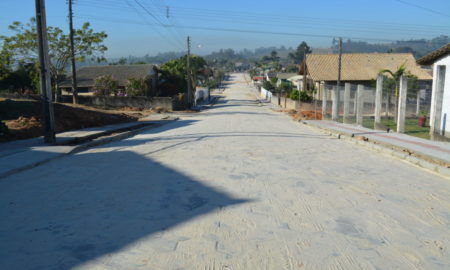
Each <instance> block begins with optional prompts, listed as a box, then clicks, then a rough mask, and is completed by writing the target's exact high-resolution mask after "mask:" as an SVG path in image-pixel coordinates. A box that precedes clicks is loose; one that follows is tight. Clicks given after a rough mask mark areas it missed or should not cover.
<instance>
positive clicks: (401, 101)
mask: <svg viewBox="0 0 450 270" xmlns="http://www.w3.org/2000/svg"><path fill="white" fill-rule="evenodd" d="M407 93H408V79H407V78H406V77H405V76H401V77H400V91H399V97H398V111H397V132H398V133H404V132H405V117H406V95H407Z"/></svg>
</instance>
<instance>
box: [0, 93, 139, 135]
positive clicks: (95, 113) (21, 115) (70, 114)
mask: <svg viewBox="0 0 450 270" xmlns="http://www.w3.org/2000/svg"><path fill="white" fill-rule="evenodd" d="M54 111H55V129H56V132H64V131H70V130H77V129H82V128H89V127H98V126H104V125H111V124H119V123H126V122H133V121H137V120H138V119H139V116H136V115H132V114H133V113H130V114H127V113H120V112H109V111H104V110H98V109H95V108H90V107H86V106H80V105H69V104H60V103H56V104H54ZM41 114H42V106H41V103H40V102H38V101H30V100H10V99H6V100H0V120H1V121H2V122H3V125H2V130H1V132H0V141H11V140H20V139H27V138H33V137H38V136H42V135H43V132H42V125H43V121H42V115H41Z"/></svg>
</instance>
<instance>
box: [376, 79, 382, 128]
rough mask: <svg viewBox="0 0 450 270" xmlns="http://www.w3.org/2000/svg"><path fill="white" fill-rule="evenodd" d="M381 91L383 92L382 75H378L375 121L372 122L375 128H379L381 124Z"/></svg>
mask: <svg viewBox="0 0 450 270" xmlns="http://www.w3.org/2000/svg"><path fill="white" fill-rule="evenodd" d="M382 92H383V76H382V75H378V77H377V89H376V91H375V123H374V128H375V129H377V128H379V127H380V125H381V106H382Z"/></svg>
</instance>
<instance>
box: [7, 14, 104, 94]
mask: <svg viewBox="0 0 450 270" xmlns="http://www.w3.org/2000/svg"><path fill="white" fill-rule="evenodd" d="M9 30H11V31H12V32H14V35H12V36H9V37H6V36H1V37H0V40H2V48H1V51H0V55H2V57H0V62H1V63H0V66H2V65H6V66H8V67H10V68H11V67H15V66H17V65H18V64H19V63H23V64H32V65H34V66H35V67H36V71H38V69H37V68H38V64H37V63H39V59H38V57H39V55H38V44H37V40H36V36H37V31H36V20H35V19H34V18H31V19H30V22H28V23H26V24H23V23H21V22H18V21H15V22H13V23H12V24H11V25H10V26H9ZM47 32H48V48H49V57H50V67H49V70H50V75H51V78H52V85H53V87H54V88H56V85H57V83H58V80H59V79H60V78H61V77H62V76H61V75H63V74H64V72H65V69H66V68H67V66H68V64H69V61H70V46H69V35H68V34H64V32H63V30H61V29H60V28H58V27H52V26H49V27H47ZM106 37H107V35H106V34H105V33H104V32H94V31H93V30H92V29H91V28H90V24H89V23H88V22H86V23H84V24H83V25H82V27H81V28H80V29H75V30H74V47H75V56H76V59H77V61H84V60H85V58H86V57H91V58H92V59H96V60H97V61H101V60H103V59H104V58H103V56H102V55H103V53H104V52H105V51H106V50H107V47H106V46H105V45H103V41H104V39H105V38H106Z"/></svg>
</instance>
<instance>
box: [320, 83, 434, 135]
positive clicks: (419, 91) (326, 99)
mask: <svg viewBox="0 0 450 270" xmlns="http://www.w3.org/2000/svg"><path fill="white" fill-rule="evenodd" d="M405 82H406V86H403V87H404V89H406V98H404V101H403V102H401V103H400V105H402V104H404V105H402V106H403V107H402V109H401V110H400V113H401V119H403V120H399V116H398V114H399V99H400V98H401V97H400V87H401V85H400V83H399V80H397V81H396V80H394V79H391V78H387V77H384V78H383V80H382V83H379V85H378V87H379V88H380V89H381V91H380V93H381V97H380V98H379V109H378V108H377V91H376V88H377V85H376V84H377V82H376V81H374V82H362V83H342V85H341V87H340V88H339V93H338V94H339V95H338V96H337V91H336V89H337V85H336V83H334V84H332V83H321V84H318V85H317V86H316V88H315V90H314V95H313V97H314V100H313V102H314V103H315V104H317V105H318V109H319V110H321V112H322V119H326V120H334V121H337V122H341V123H347V124H355V125H360V126H363V127H366V128H371V129H383V130H389V131H390V130H392V131H397V126H398V125H397V123H398V122H399V121H404V130H403V131H402V132H404V133H407V134H410V135H414V136H418V137H422V138H429V123H428V121H427V119H429V118H428V117H429V112H430V107H431V81H418V80H417V79H416V78H414V77H405ZM335 100H338V101H336V102H335ZM336 104H337V105H336ZM333 106H335V107H334V108H333ZM377 109H378V113H377ZM377 115H378V117H377ZM402 129H403V128H402Z"/></svg>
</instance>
